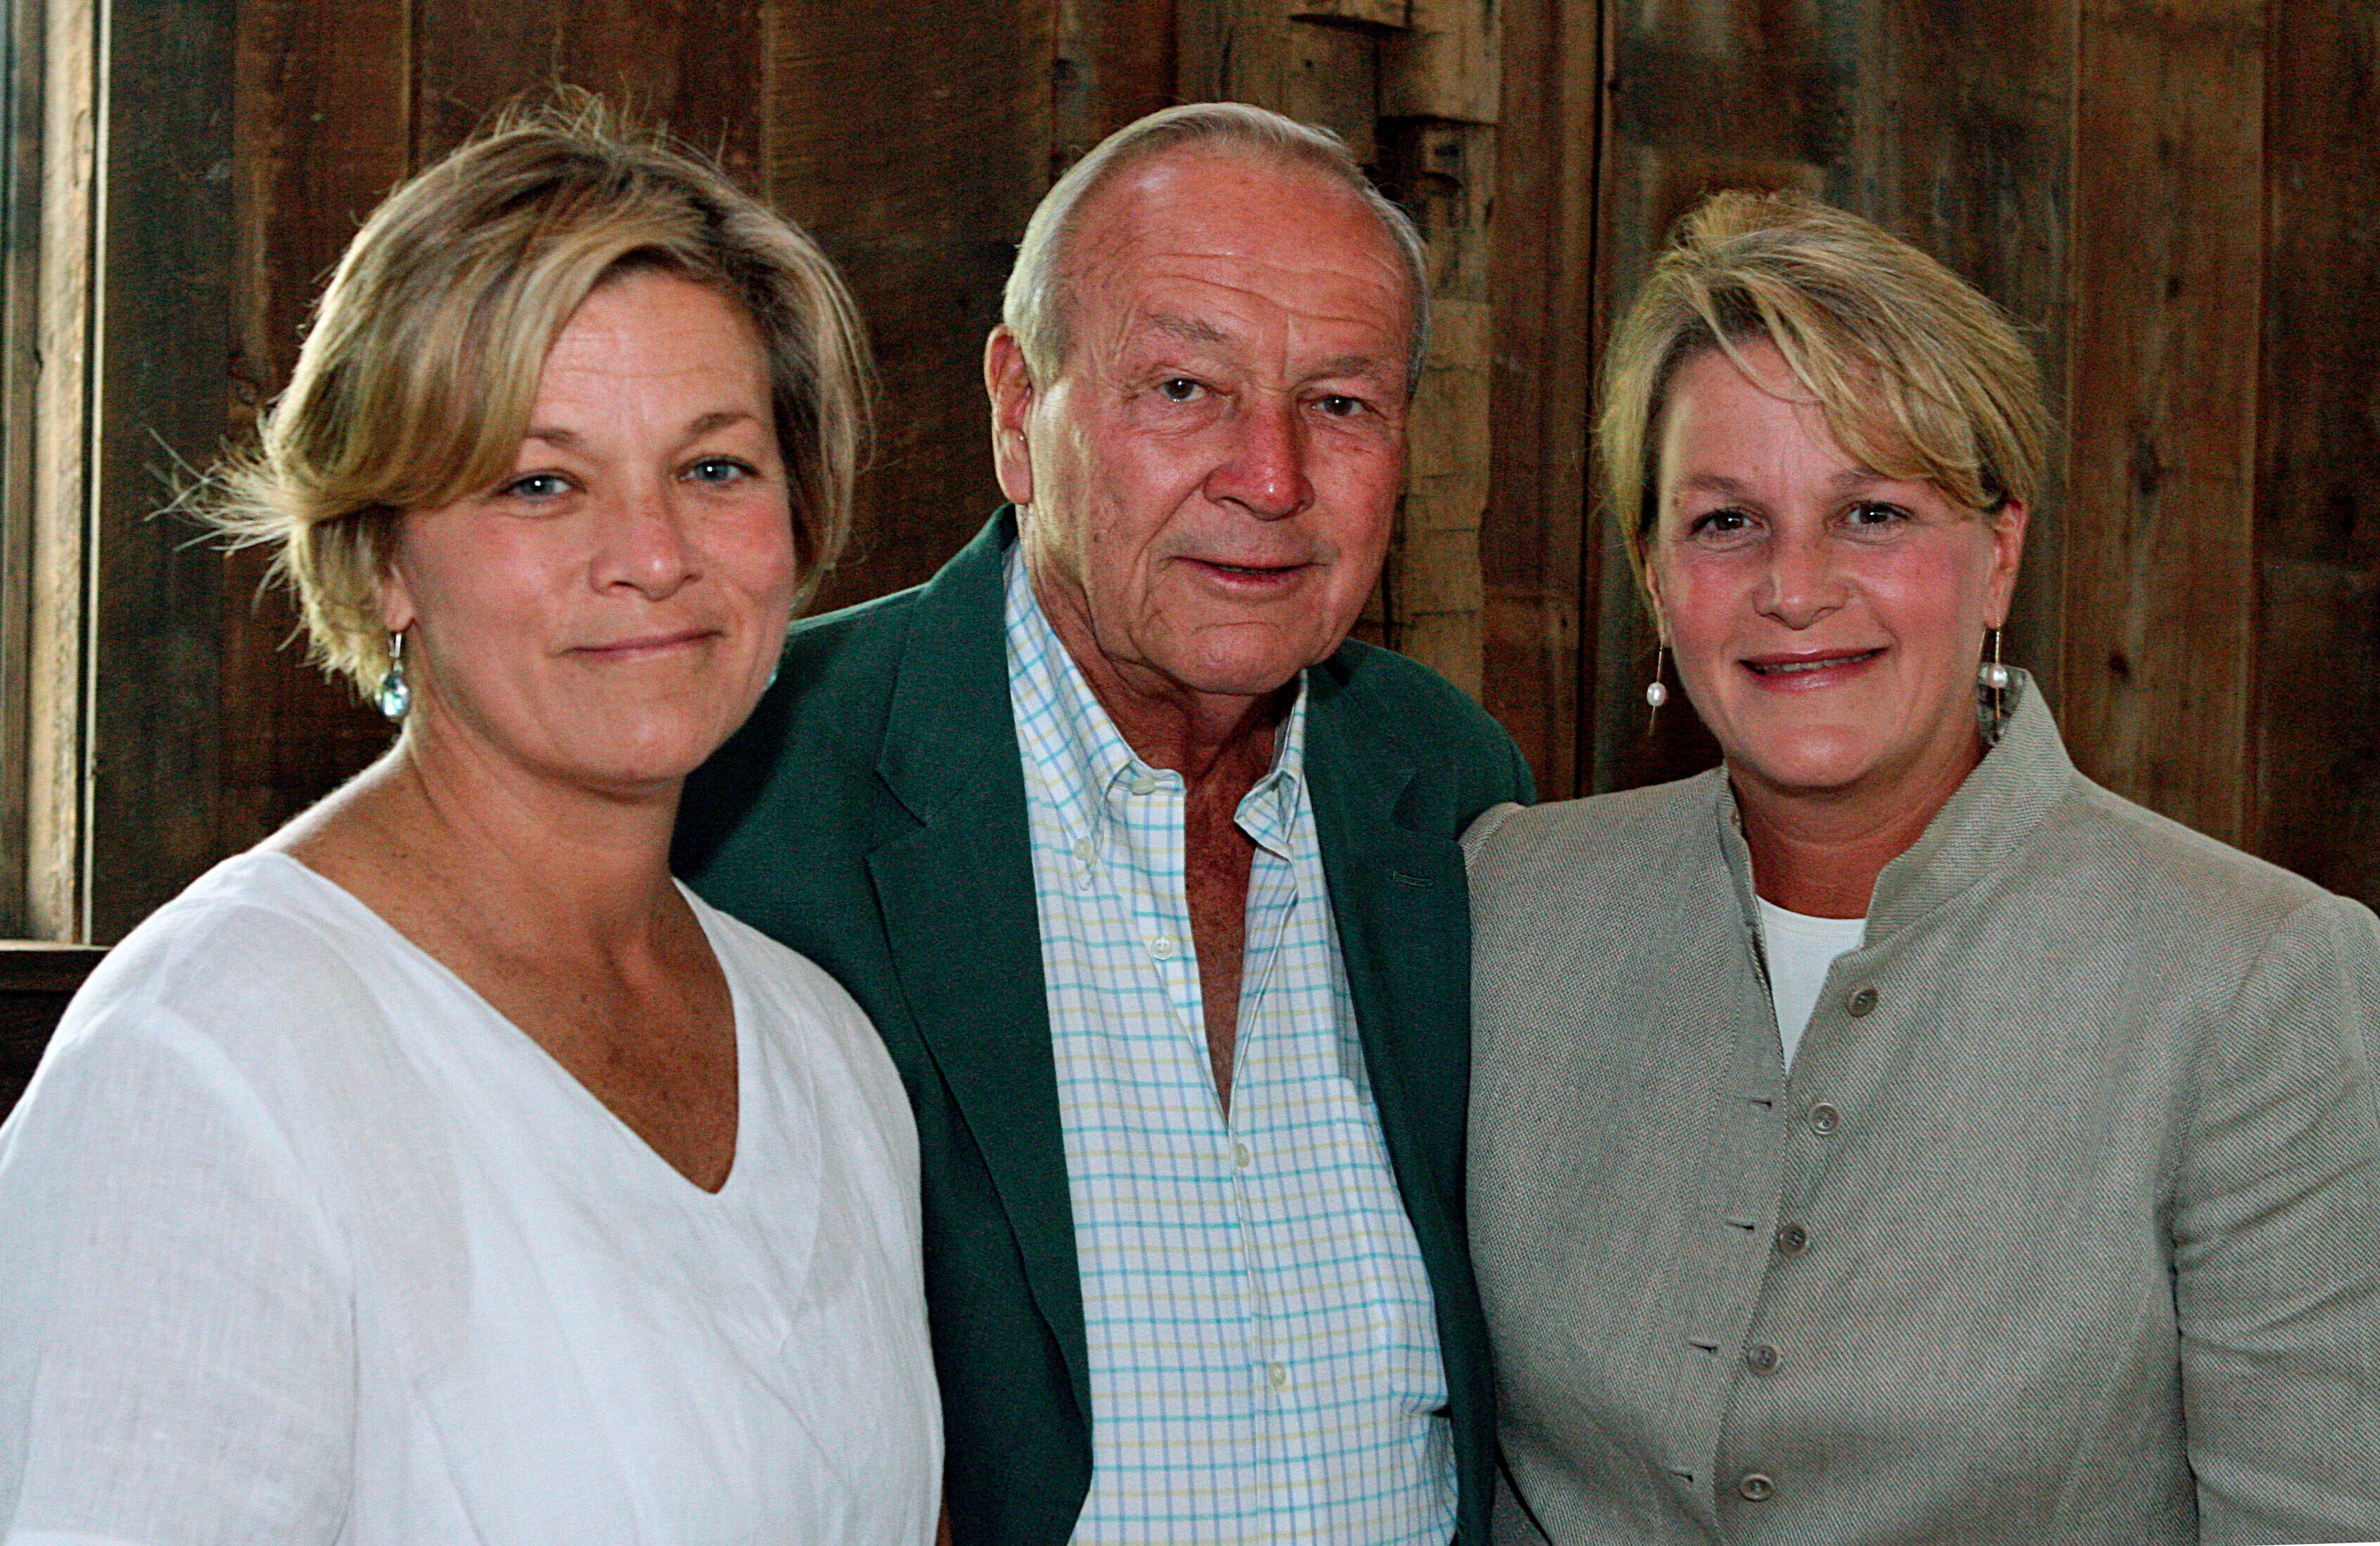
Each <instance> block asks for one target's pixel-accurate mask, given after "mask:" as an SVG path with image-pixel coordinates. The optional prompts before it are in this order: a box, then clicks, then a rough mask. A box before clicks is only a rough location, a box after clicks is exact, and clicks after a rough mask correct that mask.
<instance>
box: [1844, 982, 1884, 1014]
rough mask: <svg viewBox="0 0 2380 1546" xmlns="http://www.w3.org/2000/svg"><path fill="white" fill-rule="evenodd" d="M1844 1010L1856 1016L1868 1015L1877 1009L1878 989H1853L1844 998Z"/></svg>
mask: <svg viewBox="0 0 2380 1546" xmlns="http://www.w3.org/2000/svg"><path fill="white" fill-rule="evenodd" d="M1843 1008H1844V1009H1849V1010H1850V1011H1851V1012H1852V1014H1854V1015H1864V1014H1866V1013H1867V1012H1868V1011H1869V1010H1870V1009H1875V1008H1876V989H1874V988H1872V987H1863V988H1853V989H1852V990H1851V992H1850V993H1848V994H1846V995H1845V996H1843Z"/></svg>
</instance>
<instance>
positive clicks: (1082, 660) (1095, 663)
mask: <svg viewBox="0 0 2380 1546" xmlns="http://www.w3.org/2000/svg"><path fill="white" fill-rule="evenodd" d="M1031 578H1032V585H1033V595H1034V599H1035V601H1036V602H1038V604H1039V606H1040V608H1041V615H1042V616H1043V617H1045V618H1047V619H1048V620H1049V622H1050V630H1051V631H1052V632H1053V633H1055V634H1057V635H1058V642H1059V643H1060V644H1061V645H1062V646H1065V650H1066V654H1067V655H1068V656H1069V657H1070V658H1072V659H1073V660H1074V662H1075V666H1076V668H1077V669H1079V670H1081V671H1082V673H1083V680H1084V681H1085V682H1087V683H1088V684H1089V686H1090V689H1091V695H1092V696H1093V697H1094V698H1096V699H1098V700H1099V707H1101V708H1103V709H1105V710H1106V711H1107V716H1108V719H1110V721H1111V722H1112V723H1113V724H1114V726H1115V728H1116V733H1117V734H1119V735H1121V736H1123V741H1124V744H1125V745H1127V746H1130V747H1131V748H1132V751H1133V755H1135V756H1136V757H1138V758H1140V760H1141V761H1143V762H1145V763H1147V764H1148V766H1149V767H1164V768H1170V769H1172V771H1174V772H1176V773H1179V774H1181V775H1182V777H1183V779H1184V781H1185V782H1186V783H1187V784H1188V785H1189V786H1190V788H1191V789H1193V790H1201V789H1206V788H1208V786H1209V785H1211V784H1215V783H1221V784H1224V785H1227V786H1232V787H1233V789H1234V790H1235V791H1236V793H1240V794H1244V793H1245V792H1246V791H1248V790H1250V789H1252V788H1254V787H1255V785H1256V782H1257V779H1261V778H1263V777H1264V776H1265V774H1266V773H1267V772H1268V771H1269V769H1270V768H1271V767H1272V761H1273V752H1274V747H1275V745H1276V743H1277V741H1278V737H1279V732H1280V730H1281V724H1282V722H1283V721H1284V720H1285V719H1287V718H1288V716H1289V711H1290V709H1291V707H1293V705H1294V704H1295V703H1296V701H1297V679H1296V678H1294V677H1293V678H1291V679H1290V680H1289V681H1288V682H1284V683H1283V684H1281V686H1280V687H1277V688H1275V689H1274V690H1273V691H1271V692H1269V693H1265V694H1257V695H1253V696H1250V695H1245V694H1228V693H1200V692H1196V691H1193V690H1192V689H1189V688H1187V687H1184V686H1183V685H1182V684H1181V683H1180V682H1174V681H1172V679H1170V678H1168V677H1166V676H1165V675H1163V674H1162V673H1161V672H1159V671H1157V670H1152V669H1150V668H1148V667H1147V666H1143V665H1139V664H1136V663H1133V662H1129V661H1119V660H1117V659H1115V658H1112V657H1111V656H1110V655H1108V654H1107V653H1106V652H1105V651H1104V650H1102V649H1101V648H1100V647H1099V639H1098V637H1097V636H1096V634H1094V632H1093V630H1092V628H1091V624H1090V621H1089V619H1088V618H1087V617H1085V616H1084V615H1083V612H1082V609H1081V608H1080V607H1076V606H1070V605H1068V604H1067V601H1066V598H1063V597H1062V596H1056V595H1053V594H1052V593H1051V592H1052V588H1053V587H1051V586H1049V585H1048V584H1046V583H1045V581H1044V579H1043V577H1042V576H1041V575H1039V574H1033V575H1032V576H1031ZM1234 803H1236V801H1234Z"/></svg>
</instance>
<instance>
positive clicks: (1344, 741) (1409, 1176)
mask: <svg viewBox="0 0 2380 1546" xmlns="http://www.w3.org/2000/svg"><path fill="white" fill-rule="evenodd" d="M1322 674H1323V673H1322V672H1320V671H1318V672H1317V673H1316V678H1315V680H1317V681H1319V680H1320V679H1321V677H1322ZM1333 696H1334V694H1327V693H1324V692H1318V693H1317V694H1316V702H1315V704H1314V707H1313V708H1312V709H1311V710H1310V711H1309V719H1308V722H1307V752H1306V777H1307V780H1308V783H1309V785H1310V787H1311V788H1312V791H1313V800H1314V820H1315V827H1316V830H1317V832H1318V834H1319V836H1320V838H1321V842H1322V867H1323V873H1324V876H1325V878H1326V879H1327V880H1328V882H1329V884H1330V906H1331V911H1332V912H1333V913H1334V914H1335V916H1336V919H1337V923H1338V930H1339V948H1340V953H1341V956H1342V960H1344V962H1345V965H1346V970H1347V989H1348V993H1349V995H1350V996H1351V997H1353V998H1354V1004H1355V1022H1356V1030H1357V1033H1358V1034H1359V1036H1360V1038H1361V1040H1362V1042H1363V1046H1364V1062H1365V1069H1366V1073H1367V1074H1368V1076H1369V1077H1370V1080H1371V1083H1372V1096H1373V1099H1374V1100H1375V1101H1376V1102H1377V1103H1378V1106H1379V1110H1380V1126H1381V1128H1382V1129H1383V1132H1384V1134H1385V1135H1386V1137H1387V1140H1388V1145H1389V1157H1390V1161H1391V1163H1392V1164H1393V1165H1394V1166H1395V1168H1396V1173H1397V1179H1398V1181H1399V1183H1400V1185H1401V1187H1402V1188H1403V1191H1404V1194H1405V1206H1406V1212H1407V1213H1408V1214H1410V1215H1411V1216H1412V1218H1413V1221H1414V1225H1415V1230H1416V1232H1417V1233H1419V1234H1420V1235H1421V1237H1422V1240H1421V1243H1422V1246H1423V1249H1424V1250H1425V1251H1426V1252H1427V1253H1429V1254H1431V1255H1436V1254H1437V1253H1438V1252H1439V1250H1444V1249H1447V1248H1448V1247H1449V1246H1450V1245H1451V1246H1452V1247H1454V1248H1456V1249H1459V1248H1460V1244H1461V1242H1459V1241H1458V1242H1448V1241H1442V1240H1437V1239H1433V1238H1430V1237H1431V1235H1432V1234H1434V1233H1435V1225H1434V1222H1433V1221H1435V1220H1437V1219H1439V1218H1442V1217H1444V1216H1446V1215H1445V1213H1444V1208H1445V1207H1446V1205H1448V1204H1450V1203H1451V1204H1453V1205H1456V1206H1458V1207H1459V1205H1460V1202H1461V1194H1460V1191H1459V1190H1458V1189H1456V1188H1455V1186H1454V1182H1455V1179H1456V1177H1455V1173H1454V1171H1453V1170H1452V1169H1451V1167H1450V1159H1451V1156H1458V1155H1459V1154H1460V1153H1461V1150H1462V1133H1463V1116H1464V1106H1465V1103H1466V1101H1467V1098H1468V1087H1469V1078H1470V1059H1469V1057H1468V1052H1469V1040H1470V1039H1469V1033H1468V1032H1469V1028H1468V1023H1467V1021H1468V1013H1469V1009H1468V1006H1469V1002H1470V986H1471V963H1470V890H1469V888H1468V885H1467V884H1466V882H1465V879H1464V875H1463V846H1462V844H1460V843H1458V842H1456V841H1454V840H1452V839H1447V838H1441V837H1438V836H1436V835H1434V834H1429V833H1423V832H1415V831H1413V830H1411V829H1410V828H1408V827H1404V826H1403V824H1401V823H1400V822H1399V821H1398V820H1397V818H1396V811H1397V803H1398V798H1399V796H1400V795H1402V794H1403V791H1404V789H1405V786H1406V785H1407V784H1408V783H1410V782H1411V781H1412V779H1413V777H1414V772H1415V769H1414V766H1413V764H1412V763H1411V762H1410V761H1408V760H1405V759H1403V758H1401V757H1399V756H1398V755H1396V754H1395V750H1394V748H1393V746H1392V745H1385V744H1378V743H1374V744H1368V745H1361V746H1359V745H1357V744H1355V739H1354V734H1353V733H1352V731H1353V727H1351V726H1350V725H1349V724H1348V723H1347V722H1346V719H1345V718H1344V716H1343V715H1342V714H1341V713H1340V712H1337V711H1336V710H1335V708H1334V705H1333V701H1332V698H1333ZM1433 1275H1435V1274H1433Z"/></svg>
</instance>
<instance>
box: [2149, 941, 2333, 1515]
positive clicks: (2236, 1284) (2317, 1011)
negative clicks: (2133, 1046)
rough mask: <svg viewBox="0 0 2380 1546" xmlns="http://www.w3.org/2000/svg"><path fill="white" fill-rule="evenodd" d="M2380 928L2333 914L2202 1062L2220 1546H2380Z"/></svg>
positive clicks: (2191, 1229)
mask: <svg viewBox="0 0 2380 1546" xmlns="http://www.w3.org/2000/svg"><path fill="white" fill-rule="evenodd" d="M2375 1036H2380V925H2375V922H2374V918H2373V915H2372V914H2371V913H2370V912H2367V911H2365V910H2364V909H2363V908H2361V907H2359V906H2356V905H2355V904H2354V903H2352V902H2349V901H2346V900H2343V899H2340V898H2336V897H2325V898H2323V899H2322V900H2317V901H2315V902H2313V903H2310V904H2308V905H2307V906H2306V907H2304V908H2303V909H2301V910H2300V912H2298V914H2297V915H2296V916H2295V917H2294V918H2293V919H2291V920H2290V922H2289V924H2288V925H2287V926H2286V927H2284V928H2282V929H2281V930H2279V931H2278V932H2277V934H2276V935H2275V936H2274V937H2273V938H2272V940H2271V941H2270V942H2269V943H2268V944H2267V945H2266V947H2265V950H2264V952H2263V954H2262V957H2261V958H2260V959H2259V960H2258V961H2257V962H2256V964H2255V966H2254V967H2253V969H2252V970H2251V972H2249V974H2248V976H2247V978H2246V979H2245V981H2244V982H2243V984H2242V986H2241V988H2240V995H2239V997H2238V999H2237V1001H2236V1002H2235V1003H2234V1005H2233V1006H2232V1009H2231V1012H2230V1014H2229V1015H2228V1019H2227V1021H2226V1023H2225V1024H2224V1025H2223V1026H2222V1028H2221V1031H2220V1033H2218V1034H2217V1035H2216V1037H2215V1038H2213V1039H2212V1040H2211V1041H2210V1044H2209V1046H2208V1048H2207V1050H2206V1051H2205V1052H2204V1054H2202V1057H2201V1066H2200V1069H2199V1070H2198V1076H2197V1078H2198V1089H2197V1098H2196V1107H2195V1110H2194V1112H2193V1114H2192V1120H2191V1124H2190V1126H2189V1128H2188V1129H2187V1140H2186V1141H2187V1145H2188V1146H2187V1148H2186V1150H2185V1152H2184V1153H2182V1154H2181V1156H2180V1163H2179V1166H2178V1167H2177V1171H2176V1189H2175V1196H2174V1213H2173V1226H2172V1227H2173V1251H2174V1255H2173V1262H2174V1301H2175V1310H2176V1315H2177V1320H2178V1324H2179V1330H2180V1357H2181V1385H2182V1400H2183V1407H2184V1418H2185V1422H2186V1425H2187V1426H2186V1431H2187V1434H2188V1443H2189V1451H2190V1463H2191V1468H2192V1472H2193V1473H2194V1474H2195V1476H2196V1478H2197V1482H2198V1498H2199V1520H2200V1533H2201V1539H2202V1540H2204V1541H2206V1542H2209V1543H2215V1542H2223V1543H2235V1542H2236V1543H2242V1546H2245V1543H2251V1542H2272V1541H2314V1540H2334V1541H2337V1540H2358V1541H2364V1540H2380V1093H2375V1089H2374V1068H2373V1053H2374V1046H2375Z"/></svg>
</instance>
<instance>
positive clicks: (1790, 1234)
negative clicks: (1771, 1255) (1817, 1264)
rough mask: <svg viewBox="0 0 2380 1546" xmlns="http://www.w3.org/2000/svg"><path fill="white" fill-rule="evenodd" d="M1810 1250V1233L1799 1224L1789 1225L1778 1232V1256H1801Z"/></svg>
mask: <svg viewBox="0 0 2380 1546" xmlns="http://www.w3.org/2000/svg"><path fill="white" fill-rule="evenodd" d="M1809 1249H1810V1232H1809V1231H1808V1230H1807V1229H1804V1228H1803V1227H1802V1226H1800V1225H1798V1224H1788V1225H1783V1226H1779V1229H1778V1231H1777V1254H1778V1255H1779V1256H1799V1255H1801V1254H1802V1253H1803V1251H1805V1250H1809Z"/></svg>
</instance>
